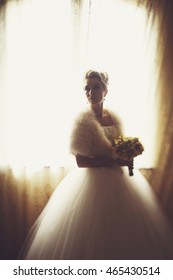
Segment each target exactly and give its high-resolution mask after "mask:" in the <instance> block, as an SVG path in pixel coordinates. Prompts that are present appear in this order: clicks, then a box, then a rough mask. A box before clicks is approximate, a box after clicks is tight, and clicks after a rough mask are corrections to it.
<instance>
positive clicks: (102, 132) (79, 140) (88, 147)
mask: <svg viewBox="0 0 173 280" xmlns="http://www.w3.org/2000/svg"><path fill="white" fill-rule="evenodd" d="M104 112H106V113H107V114H109V115H110V116H111V118H112V120H113V125H111V126H108V127H106V126H102V125H101V124H100V123H99V121H98V120H97V118H96V116H95V114H94V112H93V111H92V110H87V111H84V112H82V113H81V114H80V115H79V117H78V118H77V119H76V121H75V124H74V128H73V131H72V134H71V144H70V152H71V153H72V154H74V155H77V154H80V155H83V156H87V157H94V156H108V157H112V158H116V155H115V151H114V148H113V147H112V144H113V139H114V138H116V137H118V136H119V135H122V129H121V124H120V121H119V119H118V117H117V116H116V115H115V114H114V113H113V112H111V111H110V110H104Z"/></svg>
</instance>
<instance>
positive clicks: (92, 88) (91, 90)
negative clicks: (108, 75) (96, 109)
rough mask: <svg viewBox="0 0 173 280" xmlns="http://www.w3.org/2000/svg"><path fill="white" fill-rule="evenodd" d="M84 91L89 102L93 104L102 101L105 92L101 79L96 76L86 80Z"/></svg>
mask: <svg viewBox="0 0 173 280" xmlns="http://www.w3.org/2000/svg"><path fill="white" fill-rule="evenodd" d="M85 93H86V96H87V99H88V101H89V103H90V104H91V105H92V106H94V105H98V104H100V103H102V102H103V100H104V97H105V95H106V93H107V92H106V90H105V89H104V87H103V85H102V83H101V81H99V80H98V79H97V78H90V79H87V80H86V85H85Z"/></svg>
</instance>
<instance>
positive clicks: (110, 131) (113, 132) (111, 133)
mask: <svg viewBox="0 0 173 280" xmlns="http://www.w3.org/2000/svg"><path fill="white" fill-rule="evenodd" d="M103 130H104V133H105V136H106V137H107V138H108V139H109V140H110V141H111V142H113V140H114V139H115V138H117V137H118V136H119V135H118V133H117V129H116V127H115V126H114V125H109V126H103Z"/></svg>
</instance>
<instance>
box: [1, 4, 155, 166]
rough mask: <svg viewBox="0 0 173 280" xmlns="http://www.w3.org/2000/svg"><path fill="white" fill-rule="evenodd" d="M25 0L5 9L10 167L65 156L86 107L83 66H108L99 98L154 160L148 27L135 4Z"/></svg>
mask: <svg viewBox="0 0 173 280" xmlns="http://www.w3.org/2000/svg"><path fill="white" fill-rule="evenodd" d="M75 2H76V3H78V2H79V1H74V2H73V1H70V0H66V1H56V0H52V1H46V0H34V1H32V0H24V1H21V2H15V1H14V2H13V1H11V2H9V4H8V5H7V9H6V22H5V27H6V28H5V46H6V48H5V53H4V58H5V59H4V61H5V62H4V63H5V64H4V65H5V66H4V72H5V74H4V75H5V78H4V81H5V82H4V83H5V87H4V96H5V104H6V105H5V110H4V111H5V116H4V122H5V124H6V125H5V126H4V125H3V126H2V132H3V133H4V135H5V137H4V143H2V145H4V148H5V149H3V148H2V151H3V154H2V157H1V160H2V159H3V163H8V164H10V165H11V166H12V167H13V168H16V167H19V166H23V165H25V166H28V167H32V168H37V167H41V166H45V165H46V166H47V165H49V166H56V167H57V166H60V165H64V164H66V161H67V159H68V143H69V137H70V130H71V126H72V122H73V119H74V117H75V116H76V114H77V113H78V112H79V111H80V110H82V109H83V108H85V106H87V105H86V100H85V97H84V94H83V92H82V87H83V85H82V79H83V75H84V72H85V71H86V70H88V69H90V68H94V69H96V70H97V69H98V70H101V71H102V70H103V71H106V72H108V73H109V76H110V88H109V95H108V96H107V99H106V101H105V106H107V107H111V109H113V110H114V111H115V112H117V113H118V114H119V115H120V117H121V118H122V121H123V123H124V128H125V133H126V135H128V136H139V137H140V139H141V141H142V142H143V143H144V145H145V148H146V152H145V154H144V155H143V156H142V157H140V158H139V159H138V160H137V161H136V162H137V164H139V166H150V165H151V164H152V153H151V151H152V148H153V144H154V141H153V139H154V137H153V136H154V134H153V125H154V115H155V113H154V111H153V108H152V107H153V100H154V99H153V95H152V92H153V84H154V77H153V74H152V73H153V67H154V52H155V37H154V32H152V33H153V35H152V36H151V32H150V23H149V22H148V23H147V15H146V13H145V10H144V9H142V8H141V7H136V6H134V5H131V4H128V2H127V1H125V2H124V1H120V0H95V1H82V3H83V4H82V5H81V6H80V7H79V6H78V4H75Z"/></svg>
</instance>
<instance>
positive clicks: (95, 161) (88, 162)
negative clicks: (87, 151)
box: [76, 155, 116, 167]
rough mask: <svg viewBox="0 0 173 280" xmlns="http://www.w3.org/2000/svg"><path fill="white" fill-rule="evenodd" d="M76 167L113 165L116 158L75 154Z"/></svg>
mask: <svg viewBox="0 0 173 280" xmlns="http://www.w3.org/2000/svg"><path fill="white" fill-rule="evenodd" d="M76 162H77V165H78V167H113V166H114V165H115V164H116V160H114V159H111V158H108V157H101V156H100V157H93V158H90V157H85V156H81V155H77V156H76Z"/></svg>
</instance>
